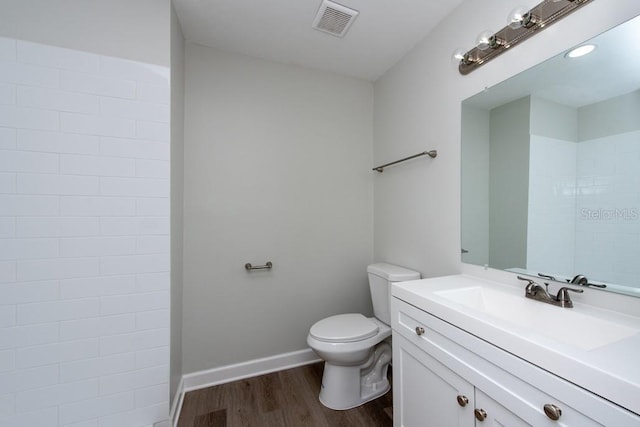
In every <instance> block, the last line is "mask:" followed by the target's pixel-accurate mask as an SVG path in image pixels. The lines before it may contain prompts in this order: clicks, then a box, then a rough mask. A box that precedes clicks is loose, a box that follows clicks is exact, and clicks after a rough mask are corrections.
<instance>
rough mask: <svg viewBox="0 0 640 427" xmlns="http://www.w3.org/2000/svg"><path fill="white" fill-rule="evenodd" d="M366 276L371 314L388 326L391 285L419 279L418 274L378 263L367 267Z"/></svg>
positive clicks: (406, 269) (389, 320)
mask: <svg viewBox="0 0 640 427" xmlns="http://www.w3.org/2000/svg"><path fill="white" fill-rule="evenodd" d="M367 275H368V276H369V289H370V291H371V302H372V303H373V314H374V315H375V316H376V318H377V319H378V320H381V321H382V322H384V323H385V324H387V325H390V324H391V314H390V310H389V302H390V301H391V283H393V282H404V281H406V280H416V279H419V278H420V273H418V272H417V271H413V270H409V269H408V268H404V267H399V266H397V265H393V264H387V263H385V262H380V263H376V264H371V265H370V266H368V267H367Z"/></svg>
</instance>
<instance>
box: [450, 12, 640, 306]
mask: <svg viewBox="0 0 640 427" xmlns="http://www.w3.org/2000/svg"><path fill="white" fill-rule="evenodd" d="M638 40H640V17H636V18H634V19H632V20H630V21H628V22H626V23H624V24H622V25H620V26H618V27H616V28H613V29H611V30H609V31H608V32H606V33H603V34H601V35H599V36H597V37H595V38H594V39H592V40H590V41H588V42H585V43H583V44H586V43H589V44H593V45H595V47H596V49H595V50H594V51H593V52H592V53H590V54H588V55H586V56H582V57H578V58H570V57H569V56H568V55H565V54H563V55H559V56H557V57H555V58H552V59H550V60H548V61H546V62H544V63H541V64H539V65H537V66H535V67H533V68H531V69H529V70H527V71H525V72H523V73H521V74H518V75H516V76H514V77H512V78H511V79H509V80H506V81H504V82H502V83H500V84H498V85H496V86H494V87H492V88H490V89H487V90H485V91H484V92H482V93H479V94H477V95H475V96H473V97H471V98H469V99H467V100H465V101H464V102H463V103H462V177H461V182H462V188H461V194H462V224H461V227H462V252H463V254H462V261H463V262H465V263H470V264H476V265H486V266H489V267H492V268H498V269H504V270H509V271H513V272H518V273H521V274H529V275H532V276H538V275H544V276H552V277H554V278H555V279H556V280H558V281H565V280H571V279H572V278H574V277H575V276H576V275H578V274H582V275H585V276H586V277H587V278H588V279H589V283H592V284H595V285H601V286H602V285H605V286H606V287H605V288H604V289H605V290H608V291H614V292H621V293H625V294H628V295H635V296H640V43H638ZM544 276H543V277H544Z"/></svg>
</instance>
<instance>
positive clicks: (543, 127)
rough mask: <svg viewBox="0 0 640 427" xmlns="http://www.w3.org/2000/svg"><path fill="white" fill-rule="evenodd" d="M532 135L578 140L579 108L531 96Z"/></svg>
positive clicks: (530, 124)
mask: <svg viewBox="0 0 640 427" xmlns="http://www.w3.org/2000/svg"><path fill="white" fill-rule="evenodd" d="M530 102H531V120H530V123H529V126H530V129H531V132H530V133H531V135H539V136H546V137H547V138H556V139H562V140H564V141H573V142H576V141H578V110H577V109H576V108H573V107H567V106H566V105H562V104H558V103H557V102H552V101H548V100H546V99H542V98H538V97H535V96H532V97H530Z"/></svg>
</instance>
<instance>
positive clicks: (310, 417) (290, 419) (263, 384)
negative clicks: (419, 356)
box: [178, 362, 393, 427]
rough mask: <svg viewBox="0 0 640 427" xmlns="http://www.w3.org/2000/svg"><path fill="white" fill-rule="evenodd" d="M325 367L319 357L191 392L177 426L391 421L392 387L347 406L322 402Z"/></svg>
mask: <svg viewBox="0 0 640 427" xmlns="http://www.w3.org/2000/svg"><path fill="white" fill-rule="evenodd" d="M322 368H323V363H322V362H320V363H315V364H312V365H306V366H301V367H298V368H293V369H288V370H286V371H280V372H274V373H272V374H267V375H262V376H260V377H255V378H249V379H246V380H240V381H235V382H232V383H228V384H222V385H218V386H214V387H209V388H206V389H202V390H196V391H192V392H189V393H187V394H186V395H185V398H184V403H183V405H182V411H181V412H180V419H179V422H178V427H239V426H243V427H245V426H246V427H253V426H256V427H303V426H313V427H316V426H318V427H321V426H326V427H341V426H344V427H359V426H361V427H378V426H379V427H383V426H388V427H392V426H393V413H392V403H393V398H392V395H391V392H388V393H387V394H385V395H384V396H382V397H379V398H378V399H376V400H373V401H371V402H369V403H366V404H364V405H362V406H359V407H357V408H354V409H349V410H347V411H334V410H331V409H329V408H326V407H325V406H323V405H322V404H321V403H320V401H319V400H318V392H319V390H320V382H321V380H322ZM389 377H390V378H389V381H391V368H389Z"/></svg>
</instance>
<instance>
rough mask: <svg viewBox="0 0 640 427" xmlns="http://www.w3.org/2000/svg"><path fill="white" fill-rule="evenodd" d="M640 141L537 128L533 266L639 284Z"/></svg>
mask: <svg viewBox="0 0 640 427" xmlns="http://www.w3.org/2000/svg"><path fill="white" fill-rule="evenodd" d="M639 141H640V131H633V132H627V133H622V134H617V135H610V136H607V137H602V138H597V139H591V140H585V141H580V142H578V143H575V142H569V141H562V140H559V139H552V138H546V137H541V136H537V135H532V136H531V152H530V154H531V157H530V165H529V166H530V169H529V170H530V176H529V178H530V181H529V183H530V187H529V229H528V236H527V242H528V246H527V269H529V270H531V271H545V272H549V273H550V274H557V275H564V276H566V277H571V276H573V275H574V274H575V272H588V276H589V279H591V280H593V281H594V282H599V281H600V282H606V283H613V284H627V285H632V286H636V287H638V286H640V263H638V260H637V253H638V248H640V168H638V166H637V165H638V164H639V163H640V144H639V143H638V142H639Z"/></svg>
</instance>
